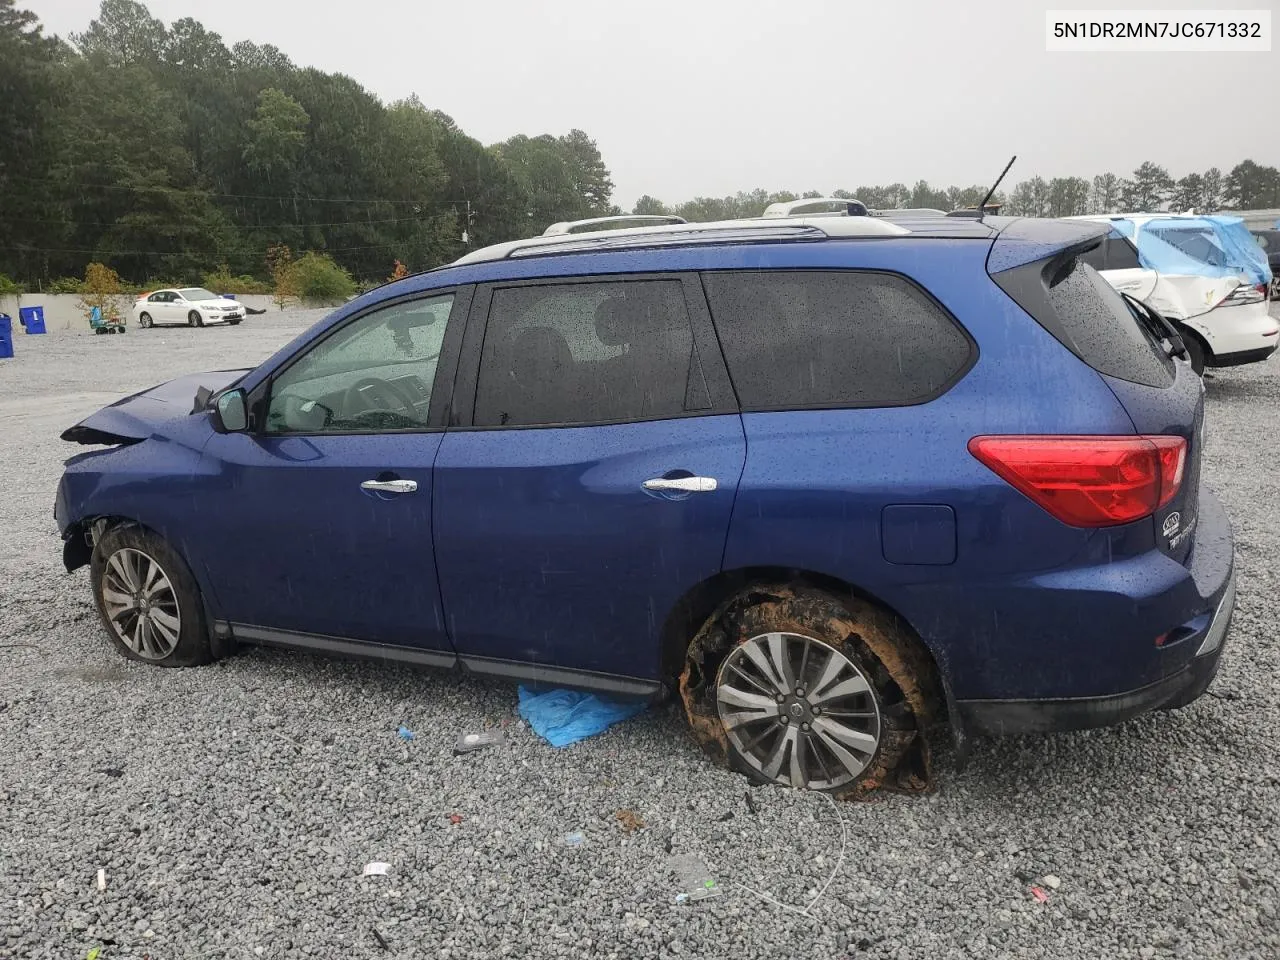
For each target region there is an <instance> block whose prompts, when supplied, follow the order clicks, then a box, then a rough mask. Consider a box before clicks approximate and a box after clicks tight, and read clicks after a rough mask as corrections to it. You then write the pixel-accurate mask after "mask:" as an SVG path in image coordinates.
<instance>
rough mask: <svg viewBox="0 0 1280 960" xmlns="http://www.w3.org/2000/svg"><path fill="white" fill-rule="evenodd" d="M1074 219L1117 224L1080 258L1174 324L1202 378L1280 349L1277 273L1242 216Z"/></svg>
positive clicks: (1163, 214) (1135, 216)
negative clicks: (1273, 303)
mask: <svg viewBox="0 0 1280 960" xmlns="http://www.w3.org/2000/svg"><path fill="white" fill-rule="evenodd" d="M1073 219H1079V220H1094V221H1099V222H1102V223H1110V224H1111V233H1110V235H1109V236H1108V237H1107V238H1106V240H1104V241H1103V243H1102V245H1101V246H1100V247H1098V248H1095V249H1094V250H1091V251H1089V252H1088V253H1087V254H1085V255H1083V256H1082V257H1081V259H1082V260H1084V261H1085V262H1086V263H1088V264H1090V265H1091V266H1092V267H1094V269H1096V270H1097V271H1098V272H1099V273H1101V274H1102V276H1103V277H1105V278H1106V279H1107V281H1108V282H1109V283H1110V284H1111V285H1112V286H1113V287H1115V289H1116V290H1118V291H1120V292H1121V293H1127V294H1129V295H1130V296H1131V297H1135V298H1136V299H1138V300H1141V301H1143V302H1144V303H1146V304H1147V305H1148V306H1150V307H1151V308H1152V309H1154V310H1156V311H1157V312H1158V313H1160V314H1162V315H1163V316H1164V317H1166V318H1167V319H1168V320H1170V321H1172V322H1173V324H1174V325H1175V326H1176V327H1177V328H1178V332H1179V333H1181V334H1182V337H1183V341H1184V342H1185V343H1186V346H1187V350H1188V351H1189V352H1190V354H1191V359H1192V362H1193V363H1194V365H1195V367H1196V370H1197V371H1203V369H1204V368H1205V367H1231V366H1237V365H1239V364H1242V363H1255V362H1257V361H1260V360H1266V359H1267V358H1268V357H1270V356H1271V355H1272V354H1273V353H1275V351H1276V348H1277V346H1280V324H1277V322H1276V320H1275V319H1274V318H1273V317H1272V316H1271V313H1270V309H1269V307H1270V303H1269V298H1268V293H1269V290H1270V286H1271V268H1270V266H1269V264H1268V263H1267V258H1266V255H1265V254H1264V253H1263V251H1262V250H1261V248H1259V246H1258V244H1257V241H1256V240H1254V238H1253V235H1252V234H1250V233H1249V231H1248V229H1247V228H1246V227H1245V224H1244V221H1243V220H1242V219H1240V218H1239V217H1232V216H1212V217H1199V216H1193V215H1189V214H1165V213H1154V214H1152V213H1146V214H1130V213H1126V214H1112V215H1108V216H1088V217H1076V218H1073Z"/></svg>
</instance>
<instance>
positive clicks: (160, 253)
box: [0, 242, 401, 258]
mask: <svg viewBox="0 0 1280 960" xmlns="http://www.w3.org/2000/svg"><path fill="white" fill-rule="evenodd" d="M400 245H401V244H400V243H399V242H394V243H367V244H363V245H361V246H357V247H322V248H320V249H319V250H316V251H314V252H315V253H350V252H352V251H354V250H379V249H382V250H387V249H393V248H395V247H399V246H400ZM0 250H12V251H17V252H18V253H93V254H99V255H101V256H103V257H108V258H110V257H171V256H174V255H181V254H184V253H186V251H183V250H115V249H104V250H98V249H96V248H88V247H24V246H20V245H16V244H4V245H0ZM198 252H199V251H192V253H193V254H197V253H198ZM308 252H311V251H308Z"/></svg>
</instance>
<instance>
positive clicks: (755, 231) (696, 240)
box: [454, 216, 911, 265]
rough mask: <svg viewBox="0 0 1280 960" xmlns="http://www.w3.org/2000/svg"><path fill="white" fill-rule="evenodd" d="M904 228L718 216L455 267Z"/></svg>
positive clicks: (498, 253) (505, 247)
mask: <svg viewBox="0 0 1280 960" xmlns="http://www.w3.org/2000/svg"><path fill="white" fill-rule="evenodd" d="M910 232H911V231H910V230H907V229H906V228H905V227H900V226H898V225H897V224H895V223H889V222H887V221H884V220H876V219H873V218H872V217H821V216H820V217H813V218H809V217H790V218H787V219H782V218H777V217H773V218H770V219H769V220H767V221H766V220H763V219H761V218H754V219H750V220H719V221H714V222H711V223H673V224H665V225H663V226H658V227H636V228H632V229H627V230H607V231H600V232H597V233H592V234H589V235H586V236H583V235H580V234H563V233H562V234H555V235H552V236H547V235H545V234H544V235H543V236H540V237H531V238H529V239H527V240H511V241H509V242H507V243H498V244H494V245H493V246H491V247H484V248H482V249H480V250H473V251H472V252H471V253H468V254H466V255H464V256H462V257H460V258H458V259H457V260H455V261H454V264H455V265H461V264H466V263H485V262H489V261H493V260H506V259H509V258H517V257H538V256H551V255H554V254H564V253H588V252H591V251H605V250H631V249H641V248H646V247H649V248H651V247H677V246H692V245H696V244H707V243H771V242H778V241H783V240H827V239H842V238H853V237H900V236H904V235H906V234H908V233H910Z"/></svg>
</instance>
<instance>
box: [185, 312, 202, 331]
mask: <svg viewBox="0 0 1280 960" xmlns="http://www.w3.org/2000/svg"><path fill="white" fill-rule="evenodd" d="M187 326H189V327H203V326H204V319H203V318H202V317H201V316H200V311H199V310H192V311H191V312H190V313H188V314H187Z"/></svg>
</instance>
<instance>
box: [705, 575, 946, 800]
mask: <svg viewBox="0 0 1280 960" xmlns="http://www.w3.org/2000/svg"><path fill="white" fill-rule="evenodd" d="M915 650H916V647H915V646H914V644H913V640H912V638H911V637H909V636H908V631H907V628H906V627H905V625H903V624H902V623H901V622H900V621H899V620H898V619H897V618H896V617H894V616H893V615H892V614H890V613H888V612H887V611H884V610H882V609H880V608H878V607H876V606H874V605H872V604H869V603H865V602H863V601H858V600H854V599H852V598H848V599H838V598H836V597H834V596H831V595H829V594H825V593H820V592H818V591H811V590H807V589H799V590H797V589H794V588H791V587H760V588H752V589H749V590H746V591H744V592H743V593H741V594H739V595H738V596H737V597H735V598H734V599H733V600H731V601H730V602H729V603H728V604H726V605H725V606H722V607H721V609H720V610H718V611H717V612H716V613H715V614H713V615H712V617H711V618H710V619H709V620H708V621H707V623H706V624H705V625H704V626H703V628H702V630H700V631H699V632H698V635H697V636H696V637H695V638H694V639H693V641H692V643H691V644H690V646H689V650H688V653H687V656H686V661H685V669H684V672H683V673H682V674H681V677H680V695H681V698H682V699H683V701H684V704H685V712H686V715H687V716H688V719H689V723H690V726H691V727H692V729H693V731H694V735H695V736H696V737H697V739H698V740H699V741H700V742H701V744H702V746H703V747H704V749H706V750H707V752H708V753H710V754H711V755H712V756H714V757H715V758H716V759H718V760H719V761H720V762H722V763H726V764H727V765H728V766H730V767H731V768H732V769H736V770H738V771H739V772H742V773H745V774H746V775H747V776H748V777H749V778H750V779H752V780H753V781H755V782H757V783H778V784H781V785H784V786H791V787H795V788H798V789H806V790H817V791H822V792H827V793H831V794H832V795H834V796H836V797H840V798H856V797H861V796H864V795H865V794H867V793H869V792H870V791H872V790H874V789H876V788H877V787H879V786H881V785H882V784H886V783H888V784H892V785H895V786H898V787H902V788H904V789H909V790H922V789H924V788H925V787H927V785H928V764H929V754H928V748H927V744H926V743H925V741H924V738H923V736H922V733H923V731H924V730H925V728H926V727H927V725H928V723H929V719H930V711H931V702H930V701H931V699H932V695H931V694H930V693H929V692H928V691H927V690H926V689H925V685H926V682H927V674H928V671H927V669H925V667H924V665H923V664H922V663H920V662H918V658H917V656H916V654H915Z"/></svg>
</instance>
